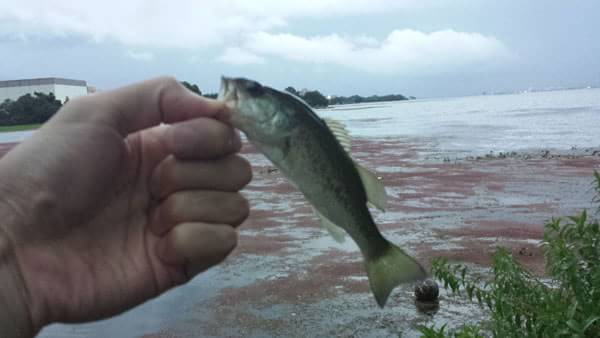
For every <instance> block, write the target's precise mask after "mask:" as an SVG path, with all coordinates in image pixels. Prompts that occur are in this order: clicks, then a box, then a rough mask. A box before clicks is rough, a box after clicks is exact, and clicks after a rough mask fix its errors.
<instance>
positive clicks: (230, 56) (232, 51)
mask: <svg viewBox="0 0 600 338" xmlns="http://www.w3.org/2000/svg"><path fill="white" fill-rule="evenodd" d="M217 61H220V62H223V63H228V64H232V65H250V64H263V63H265V59H264V58H262V57H260V56H258V55H256V54H254V53H252V52H249V51H248V50H245V49H241V48H238V47H229V48H227V49H225V52H224V53H223V54H222V55H221V56H219V57H218V58H217Z"/></svg>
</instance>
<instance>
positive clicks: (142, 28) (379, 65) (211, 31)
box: [0, 0, 600, 97]
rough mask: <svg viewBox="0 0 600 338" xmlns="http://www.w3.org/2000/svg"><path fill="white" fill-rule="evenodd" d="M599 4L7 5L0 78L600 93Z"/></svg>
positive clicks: (64, 0)
mask: <svg viewBox="0 0 600 338" xmlns="http://www.w3.org/2000/svg"><path fill="white" fill-rule="evenodd" d="M598 13H600V1H596V0H589V1H584V0H581V1H579V0H574V1H560V0H544V1H542V0H503V1H497V0H495V1H486V0H436V1H433V0H287V1H283V0H279V1H278V0H218V1H216V0H215V1H201V0H196V1H194V0H184V1H176V0H171V1H166V0H141V1H140V0H130V1H122V0H121V1H116V0H103V1H93V2H92V1H78V2H75V1H72V0H20V1H13V0H0V80H11V79H21V78H36V77H50V76H54V77H66V78H74V79H81V80H86V81H87V82H88V84H90V85H93V86H96V87H97V88H99V89H101V90H108V89H112V88H116V87H119V86H122V85H126V84H128V83H132V82H136V81H140V80H143V79H147V78H151V77H155V76H159V75H173V76H176V77H177V78H178V79H180V80H182V81H183V80H185V81H188V82H192V83H196V84H197V85H198V86H199V87H200V89H201V90H202V91H203V92H215V91H217V90H218V86H219V79H220V76H221V75H226V76H241V77H247V78H252V79H255V80H258V81H260V82H262V83H263V84H267V85H269V86H271V87H274V88H285V87H287V86H294V87H296V88H297V89H302V88H309V89H318V90H320V91H321V92H323V93H324V94H326V95H353V94H359V95H373V94H379V95H381V94H391V93H399V94H404V95H412V96H416V97H439V96H461V95H476V94H480V93H482V92H488V93H491V92H504V91H518V90H525V89H529V88H534V89H542V88H551V87H580V86H600V39H599V38H598V36H597V32H600V20H598V18H599V17H600V16H599V14H598Z"/></svg>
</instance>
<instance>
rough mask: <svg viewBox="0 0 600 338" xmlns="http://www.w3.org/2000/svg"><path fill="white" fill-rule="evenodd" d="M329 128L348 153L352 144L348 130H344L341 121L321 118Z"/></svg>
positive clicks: (344, 127)
mask: <svg viewBox="0 0 600 338" xmlns="http://www.w3.org/2000/svg"><path fill="white" fill-rule="evenodd" d="M323 121H324V122H325V124H326V125H327V127H329V130H331V132H332V133H333V135H334V136H335V138H336V139H337V140H338V142H340V144H341V145H342V147H343V148H344V150H346V152H347V153H348V155H350V148H351V146H352V142H351V140H350V134H349V133H348V130H346V126H344V124H343V123H342V122H339V121H336V120H332V119H323Z"/></svg>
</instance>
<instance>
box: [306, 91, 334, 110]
mask: <svg viewBox="0 0 600 338" xmlns="http://www.w3.org/2000/svg"><path fill="white" fill-rule="evenodd" d="M302 98H303V99H304V101H306V103H308V104H309V105H310V106H311V107H313V108H321V107H327V106H328V105H329V100H327V98H326V97H325V96H323V94H321V93H320V92H319V91H318V90H313V91H308V92H306V94H304V96H303V97H302Z"/></svg>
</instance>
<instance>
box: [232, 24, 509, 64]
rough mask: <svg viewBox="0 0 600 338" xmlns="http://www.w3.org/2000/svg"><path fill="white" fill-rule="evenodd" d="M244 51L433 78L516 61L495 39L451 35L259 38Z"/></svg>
mask: <svg viewBox="0 0 600 338" xmlns="http://www.w3.org/2000/svg"><path fill="white" fill-rule="evenodd" d="M242 48H243V49H246V50H247V51H249V52H252V53H254V54H256V55H262V56H275V57H280V58H283V59H287V60H292V61H297V62H304V63H313V64H330V65H341V66H346V67H349V68H354V69H359V70H363V71H367V72H371V73H382V74H398V73H405V74H406V73H424V72H425V73H433V72H437V71H441V70H451V69H453V68H454V69H457V68H461V67H469V66H473V65H477V64H490V63H497V62H504V61H507V60H510V59H511V58H512V57H513V56H512V54H511V52H510V51H509V49H508V48H507V47H506V46H505V45H504V44H503V43H502V42H501V41H499V40H498V39H496V38H494V37H490V36H484V35H481V34H478V33H465V32H456V31H453V30H441V31H436V32H432V33H424V32H420V31H415V30H394V31H392V32H391V33H390V34H389V35H388V36H387V37H386V38H385V39H383V40H381V41H378V40H376V39H374V38H371V37H368V36H360V37H342V36H339V35H337V34H331V35H326V36H314V37H308V38H307V37H301V36H297V35H292V34H271V33H267V32H258V33H254V34H252V35H251V36H250V37H249V39H248V40H247V42H246V43H245V44H244V45H243V46H242Z"/></svg>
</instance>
